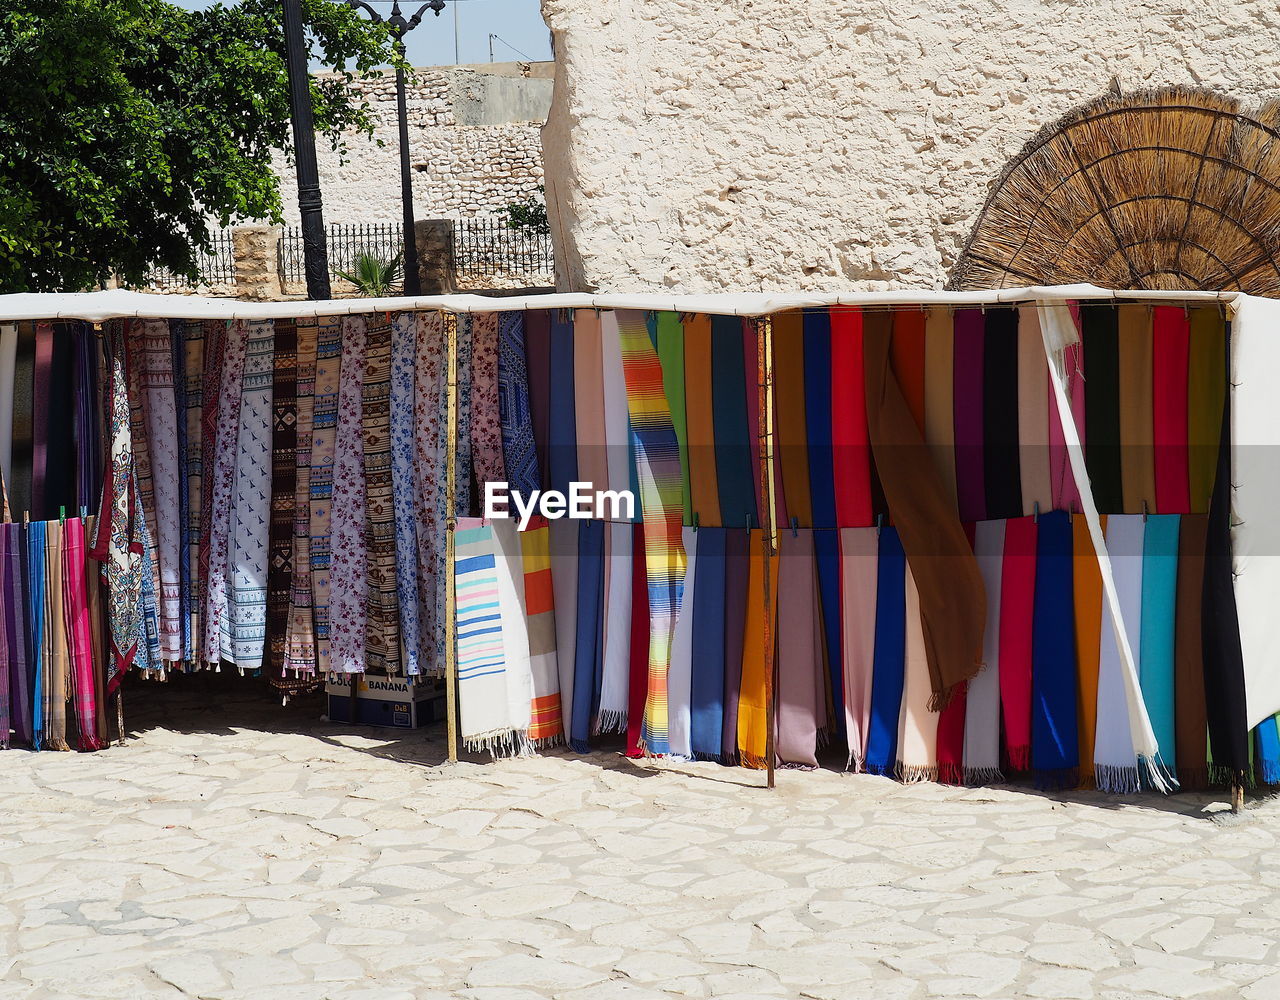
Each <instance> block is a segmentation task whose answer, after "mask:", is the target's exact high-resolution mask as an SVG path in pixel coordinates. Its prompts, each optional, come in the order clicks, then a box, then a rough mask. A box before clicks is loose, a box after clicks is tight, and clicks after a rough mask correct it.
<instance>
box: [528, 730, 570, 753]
mask: <svg viewBox="0 0 1280 1000" xmlns="http://www.w3.org/2000/svg"><path fill="white" fill-rule="evenodd" d="M567 742H568V741H567V740H566V739H565V736H564V733H556V734H555V735H554V736H539V737H537V738H536V739H535V738H534V737H532V736H531V737H529V745H530V746H532V747H533V749H534V750H550V749H551V748H552V747H558V746H563V745H564V744H565V743H567Z"/></svg>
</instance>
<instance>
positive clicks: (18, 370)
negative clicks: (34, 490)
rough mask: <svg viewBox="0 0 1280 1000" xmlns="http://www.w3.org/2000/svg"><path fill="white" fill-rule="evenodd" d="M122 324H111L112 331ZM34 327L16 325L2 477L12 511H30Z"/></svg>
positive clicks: (33, 400)
mask: <svg viewBox="0 0 1280 1000" xmlns="http://www.w3.org/2000/svg"><path fill="white" fill-rule="evenodd" d="M121 325H122V321H120V320H115V321H113V322H112V327H113V329H114V328H116V327H120V326H121ZM35 360H36V333H35V325H34V324H32V323H29V322H24V323H19V324H18V332H17V343H16V345H15V348H14V372H13V435H12V441H11V443H10V475H8V476H6V477H5V481H6V482H7V483H8V486H9V494H10V496H9V500H10V503H11V504H12V505H13V511H14V512H15V513H17V512H18V511H29V510H31V463H32V457H33V456H32V449H33V448H34V446H35V443H34V441H33V436H34V433H35V428H34V426H33V418H34V412H33V411H34V407H35Z"/></svg>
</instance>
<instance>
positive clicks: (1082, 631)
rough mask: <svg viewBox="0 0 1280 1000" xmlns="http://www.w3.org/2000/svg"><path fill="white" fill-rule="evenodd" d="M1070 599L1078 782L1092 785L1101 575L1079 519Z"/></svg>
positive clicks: (1075, 522) (1073, 532)
mask: <svg viewBox="0 0 1280 1000" xmlns="http://www.w3.org/2000/svg"><path fill="white" fill-rule="evenodd" d="M1071 539H1072V559H1071V569H1072V575H1071V583H1072V599H1073V602H1074V607H1075V630H1074V631H1075V644H1076V682H1077V684H1078V685H1079V692H1080V696H1079V699H1078V704H1079V714H1078V717H1077V718H1078V721H1077V726H1076V728H1077V730H1078V731H1079V733H1080V751H1079V760H1080V783H1081V784H1082V785H1083V786H1084V787H1086V788H1087V787H1090V786H1091V785H1092V784H1093V748H1094V745H1095V744H1096V742H1097V733H1098V671H1099V658H1098V654H1099V651H1100V649H1101V646H1100V643H1101V641H1102V640H1101V636H1102V573H1101V572H1100V571H1099V569H1098V555H1097V553H1096V552H1094V550H1093V539H1092V538H1091V537H1090V535H1089V525H1088V524H1087V523H1086V522H1085V519H1084V518H1083V517H1079V518H1073V519H1072V524H1071Z"/></svg>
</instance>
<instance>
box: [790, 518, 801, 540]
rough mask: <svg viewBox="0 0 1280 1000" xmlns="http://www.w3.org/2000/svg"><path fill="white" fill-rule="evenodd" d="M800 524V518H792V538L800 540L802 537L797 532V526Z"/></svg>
mask: <svg viewBox="0 0 1280 1000" xmlns="http://www.w3.org/2000/svg"><path fill="white" fill-rule="evenodd" d="M799 523H800V518H798V517H794V516H793V517H792V518H791V537H792V538H798V537H799V535H800V532H798V531H797V530H796V526H797V525H799Z"/></svg>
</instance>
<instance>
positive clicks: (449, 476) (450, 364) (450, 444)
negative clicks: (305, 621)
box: [441, 313, 458, 764]
mask: <svg viewBox="0 0 1280 1000" xmlns="http://www.w3.org/2000/svg"><path fill="white" fill-rule="evenodd" d="M441 315H442V316H443V317H444V326H445V336H446V342H447V348H446V349H447V352H448V357H447V359H446V365H447V368H446V372H447V374H446V378H447V396H446V398H447V406H446V414H445V479H444V565H445V581H446V583H445V592H444V664H445V669H444V678H445V716H446V719H447V721H448V727H449V762H450V763H454V764H456V763H457V761H458V623H457V615H456V604H457V593H456V591H455V590H454V580H453V561H454V531H455V530H456V529H457V527H458V512H457V500H458V469H457V464H458V317H457V316H456V315H454V314H453V313H442V314H441Z"/></svg>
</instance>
